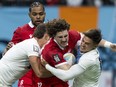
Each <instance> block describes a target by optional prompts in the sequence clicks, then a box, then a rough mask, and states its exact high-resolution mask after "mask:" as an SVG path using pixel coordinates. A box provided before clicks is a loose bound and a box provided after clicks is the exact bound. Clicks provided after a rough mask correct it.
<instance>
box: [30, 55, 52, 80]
mask: <svg viewBox="0 0 116 87" xmlns="http://www.w3.org/2000/svg"><path fill="white" fill-rule="evenodd" d="M29 62H30V64H31V67H32V69H33V71H34V72H35V74H36V75H37V77H40V78H47V77H51V76H53V74H52V73H51V72H50V71H48V70H46V68H45V67H43V66H42V65H41V63H40V58H38V57H37V56H30V57H29Z"/></svg>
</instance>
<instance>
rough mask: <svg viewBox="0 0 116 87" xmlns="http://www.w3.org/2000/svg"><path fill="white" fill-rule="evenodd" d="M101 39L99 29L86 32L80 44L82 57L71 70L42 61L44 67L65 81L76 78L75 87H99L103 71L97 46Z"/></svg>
mask: <svg viewBox="0 0 116 87" xmlns="http://www.w3.org/2000/svg"><path fill="white" fill-rule="evenodd" d="M101 39H102V36H101V32H100V31H99V30H97V29H92V30H89V31H87V32H85V33H84V37H83V39H82V42H81V44H80V52H81V54H82V56H81V57H80V59H79V60H78V63H77V64H75V65H73V66H72V67H71V68H70V69H69V70H61V69H56V68H54V67H52V66H50V65H49V64H47V62H46V61H45V60H44V59H42V62H43V65H45V67H46V69H47V70H49V71H50V72H51V73H52V74H54V75H55V76H56V77H58V78H59V79H61V80H63V81H68V80H70V79H73V78H74V81H73V87H98V85H99V83H98V79H99V76H100V73H101V69H100V61H99V53H98V51H97V46H98V44H99V42H100V41H101Z"/></svg>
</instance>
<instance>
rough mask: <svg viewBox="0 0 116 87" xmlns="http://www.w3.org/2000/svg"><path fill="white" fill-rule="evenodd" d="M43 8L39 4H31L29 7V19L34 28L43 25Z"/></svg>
mask: <svg viewBox="0 0 116 87" xmlns="http://www.w3.org/2000/svg"><path fill="white" fill-rule="evenodd" d="M45 15H46V13H45V8H44V6H43V4H41V3H40V2H33V3H32V4H31V5H30V7H29V17H30V18H31V21H32V23H33V25H34V26H37V25H39V24H40V23H43V22H44V20H45Z"/></svg>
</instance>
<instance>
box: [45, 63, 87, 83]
mask: <svg viewBox="0 0 116 87" xmlns="http://www.w3.org/2000/svg"><path fill="white" fill-rule="evenodd" d="M45 67H46V69H47V70H49V71H50V72H51V73H52V74H54V75H55V76H56V77H58V78H59V79H61V80H63V81H68V80H70V79H72V78H75V77H77V76H78V75H80V74H81V73H83V72H84V71H85V69H84V68H82V67H81V66H79V65H78V64H75V65H73V66H72V67H71V68H70V69H69V70H63V69H58V68H57V69H56V68H54V67H52V66H50V65H49V64H46V66H45Z"/></svg>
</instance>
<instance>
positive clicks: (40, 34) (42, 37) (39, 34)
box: [33, 23, 50, 44]
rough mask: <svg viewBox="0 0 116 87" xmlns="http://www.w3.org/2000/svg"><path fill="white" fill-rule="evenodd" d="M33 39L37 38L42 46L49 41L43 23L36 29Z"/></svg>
mask: <svg viewBox="0 0 116 87" xmlns="http://www.w3.org/2000/svg"><path fill="white" fill-rule="evenodd" d="M33 37H35V38H37V39H38V40H39V41H40V42H41V43H42V44H45V43H46V42H47V41H48V40H49V39H50V37H49V35H48V34H47V28H46V25H45V24H44V23H41V24H39V26H37V27H36V30H35V31H34V33H33Z"/></svg>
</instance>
